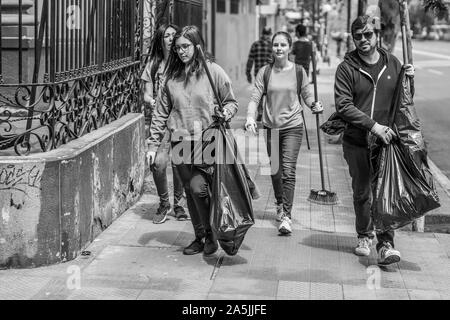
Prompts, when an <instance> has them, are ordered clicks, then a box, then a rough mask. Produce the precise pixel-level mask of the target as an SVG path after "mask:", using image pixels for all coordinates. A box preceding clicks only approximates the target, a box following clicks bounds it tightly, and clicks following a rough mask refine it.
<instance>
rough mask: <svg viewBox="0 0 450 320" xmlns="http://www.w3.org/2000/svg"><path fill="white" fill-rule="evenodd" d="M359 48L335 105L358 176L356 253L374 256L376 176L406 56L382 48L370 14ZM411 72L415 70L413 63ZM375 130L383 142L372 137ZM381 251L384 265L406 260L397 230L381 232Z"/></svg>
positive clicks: (340, 76) (359, 26)
mask: <svg viewBox="0 0 450 320" xmlns="http://www.w3.org/2000/svg"><path fill="white" fill-rule="evenodd" d="M351 33H352V37H353V41H354V44H355V47H356V49H355V50H353V51H352V52H349V53H348V54H347V55H346V56H345V58H344V61H343V62H341V63H340V64H339V66H338V68H337V71H336V76H335V89H334V90H335V104H336V110H337V112H338V114H339V115H340V116H341V118H342V119H344V120H345V121H346V122H347V123H348V125H347V128H346V129H345V131H344V135H343V152H344V158H345V160H346V161H347V164H348V166H349V171H350V176H351V178H352V189H353V206H354V210H355V214H356V232H357V234H358V243H357V246H356V248H355V254H356V255H359V256H369V255H370V247H371V245H372V240H373V238H374V226H373V221H372V217H371V212H372V199H373V194H372V192H373V191H374V190H372V181H373V180H374V178H376V163H375V162H376V161H375V160H376V159H377V158H378V154H379V152H380V149H381V143H385V144H389V143H390V142H391V140H392V139H393V138H395V133H394V131H393V130H392V129H390V128H389V127H387V126H386V124H387V123H388V116H389V112H390V108H391V106H392V98H393V96H394V91H395V87H396V85H397V80H398V77H399V74H400V71H401V68H402V66H401V63H400V61H399V60H398V59H397V58H396V57H395V56H393V55H392V54H390V53H388V52H387V51H386V50H384V49H382V48H378V46H377V43H378V37H379V36H380V35H379V30H378V29H377V28H376V24H375V20H374V19H373V18H371V17H369V16H368V15H364V16H359V17H358V18H357V19H356V20H355V21H354V22H353V23H352V25H351ZM406 74H407V75H408V76H411V77H412V76H413V75H414V68H413V66H412V65H407V66H406ZM371 135H374V136H375V137H377V138H378V141H377V143H373V142H369V141H372V139H371V138H369V137H370V136H371ZM376 236H377V240H378V243H377V245H376V250H377V252H378V258H379V263H380V264H385V265H388V264H391V263H395V262H398V261H400V258H401V257H400V252H399V251H398V250H396V249H394V231H388V232H383V233H377V234H376Z"/></svg>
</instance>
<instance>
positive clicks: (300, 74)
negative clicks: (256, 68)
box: [263, 64, 303, 104]
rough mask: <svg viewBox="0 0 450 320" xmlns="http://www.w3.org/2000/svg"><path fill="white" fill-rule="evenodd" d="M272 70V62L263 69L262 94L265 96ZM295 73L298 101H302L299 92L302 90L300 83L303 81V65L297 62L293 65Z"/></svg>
mask: <svg viewBox="0 0 450 320" xmlns="http://www.w3.org/2000/svg"><path fill="white" fill-rule="evenodd" d="M271 72H272V64H269V65H267V67H266V69H264V76H263V79H264V80H263V82H264V92H263V96H267V87H268V86H269V80H270V74H271ZM295 74H296V75H297V77H296V78H297V96H298V102H300V104H301V103H302V99H301V92H302V83H303V67H302V66H301V65H299V64H296V65H295Z"/></svg>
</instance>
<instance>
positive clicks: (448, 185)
mask: <svg viewBox="0 0 450 320" xmlns="http://www.w3.org/2000/svg"><path fill="white" fill-rule="evenodd" d="M428 165H429V167H430V171H431V173H432V174H433V177H434V179H435V180H436V181H437V182H438V183H439V184H440V185H441V187H442V189H443V190H444V192H445V194H446V195H447V196H448V197H449V198H450V179H449V178H447V176H446V175H445V174H443V173H442V171H441V170H440V169H439V168H438V167H437V166H436V164H435V163H434V162H433V161H432V160H431V159H430V158H429V157H428ZM430 224H450V213H448V214H442V213H438V214H433V213H429V214H427V215H425V225H430Z"/></svg>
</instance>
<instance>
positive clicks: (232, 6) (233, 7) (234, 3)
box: [230, 0, 240, 14]
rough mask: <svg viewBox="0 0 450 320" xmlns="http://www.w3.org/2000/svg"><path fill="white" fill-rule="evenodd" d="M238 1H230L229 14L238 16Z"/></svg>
mask: <svg viewBox="0 0 450 320" xmlns="http://www.w3.org/2000/svg"><path fill="white" fill-rule="evenodd" d="M239 4H240V3H239V0H230V13H231V14H239Z"/></svg>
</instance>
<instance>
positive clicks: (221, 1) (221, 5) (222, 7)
mask: <svg viewBox="0 0 450 320" xmlns="http://www.w3.org/2000/svg"><path fill="white" fill-rule="evenodd" d="M217 12H221V13H225V12H227V2H226V1H225V0H217Z"/></svg>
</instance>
